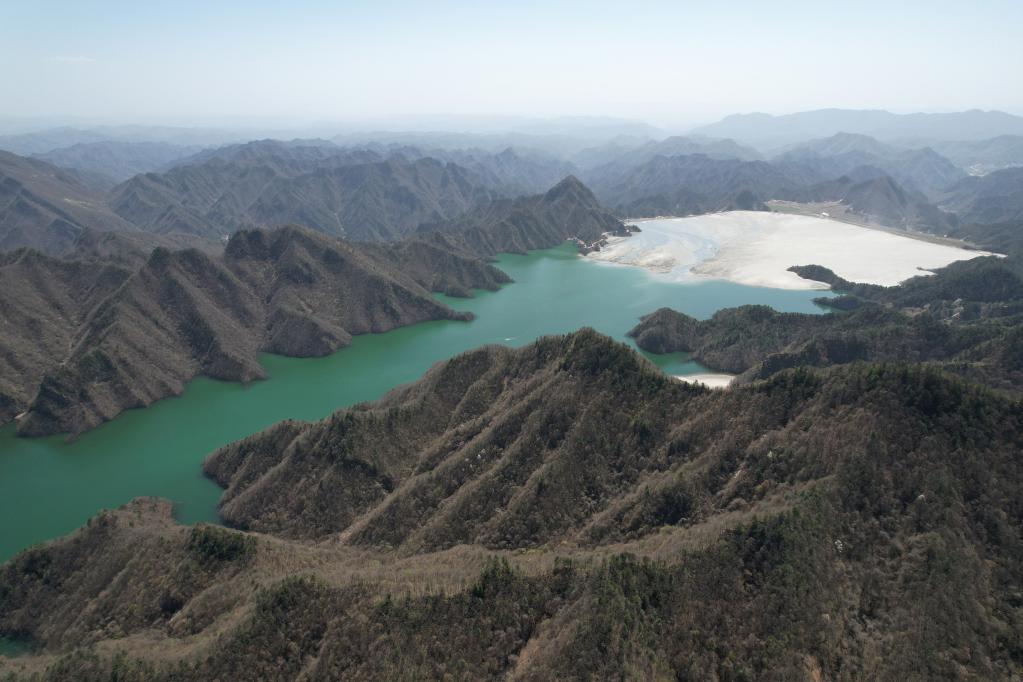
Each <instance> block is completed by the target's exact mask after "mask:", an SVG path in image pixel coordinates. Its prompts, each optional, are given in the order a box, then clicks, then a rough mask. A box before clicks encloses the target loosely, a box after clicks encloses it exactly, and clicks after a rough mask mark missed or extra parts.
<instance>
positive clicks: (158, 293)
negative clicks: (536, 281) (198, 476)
mask: <svg viewBox="0 0 1023 682" xmlns="http://www.w3.org/2000/svg"><path fill="white" fill-rule="evenodd" d="M409 258H410V255H409V254H408V253H405V252H402V251H394V252H389V251H375V250H367V251H363V250H360V248H359V247H357V246H353V245H350V244H346V243H344V242H338V241H336V240H333V239H330V238H327V237H325V236H323V235H319V234H317V233H315V232H312V231H309V230H306V229H302V228H284V229H280V230H275V231H265V230H255V231H245V232H241V233H238V234H236V235H235V236H234V237H232V239H231V241H230V242H228V244H227V248H226V249H225V251H224V253H223V255H220V256H217V255H211V254H209V253H206V252H202V251H199V250H196V249H186V250H183V251H172V250H170V249H166V248H158V249H156V250H154V251H153V252H152V253H151V254H150V255H149V257H148V259H147V260H146V261H145V263H144V264H142V265H141V266H140V267H138V268H137V269H132V268H128V267H123V266H120V267H119V266H115V265H104V264H102V263H97V262H82V261H66V260H59V259H54V258H48V257H44V256H41V255H39V254H38V253H35V252H31V251H22V252H18V253H15V254H13V255H11V256H9V257H8V258H7V259H6V260H5V261H4V265H3V266H2V267H0V278H2V279H3V280H4V281H5V282H6V283H7V286H5V287H4V288H3V290H2V291H0V299H2V302H0V306H2V309H3V310H4V311H5V320H6V321H7V322H9V323H8V324H5V325H4V332H3V334H4V337H3V345H2V348H3V349H4V353H3V357H4V358H6V360H5V362H6V364H7V369H8V370H9V371H6V372H5V373H4V380H5V386H4V394H3V395H4V398H3V400H4V405H5V408H4V412H3V413H2V416H3V419H4V421H7V420H9V419H10V418H11V417H12V416H14V414H16V413H17V412H21V411H23V410H26V411H27V412H26V414H25V415H24V416H23V417H22V418H21V419H20V420H19V424H18V429H19V433H22V434H25V435H39V434H47V433H58V432H70V433H72V434H75V433H79V432H81V431H83V430H85V429H88V428H91V427H94V426H96V425H97V424H99V423H101V422H102V421H104V420H107V419H110V418H112V417H113V416H115V415H116V414H118V413H119V412H121V411H122V410H124V409H126V408H129V407H138V406H142V405H148V404H149V403H151V402H153V401H155V400H158V399H160V398H163V397H166V396H168V395H173V394H176V393H180V392H181V390H182V389H183V387H184V384H185V382H187V381H188V380H189V379H191V378H192V377H194V376H196V375H197V374H203V375H206V376H211V377H215V378H220V379H227V380H232V381H251V380H253V379H257V378H260V377H262V376H263V370H262V368H261V367H260V365H259V363H258V360H257V357H258V354H259V353H260V352H264V351H270V352H274V353H280V354H284V355H295V356H311V355H325V354H327V353H330V352H332V351H334V350H336V349H338V348H340V347H342V346H345V345H347V344H348V343H349V342H350V340H351V336H352V335H353V334H363V333H366V332H381V331H386V330H388V329H392V328H394V327H397V326H401V325H406V324H412V323H415V322H420V321H423V320H432V319H459V318H462V317H463V314H462V313H455V312H454V311H452V310H451V309H449V308H447V307H446V306H444V305H442V304H440V303H438V302H437V301H436V300H435V299H434V298H433V297H432V296H431V294H430V289H429V288H428V287H431V288H432V287H440V286H446V287H447V288H449V289H458V290H459V291H467V290H468V289H469V288H472V287H489V288H494V287H496V286H497V285H498V284H499V283H500V282H502V281H505V280H506V279H507V278H506V277H504V276H503V273H499V272H498V271H496V270H494V268H492V267H491V266H488V265H486V264H485V263H482V262H480V261H479V260H477V259H472V258H468V257H464V256H459V255H455V254H450V253H449V254H445V255H444V257H443V258H441V257H439V256H437V257H435V258H434V259H433V261H432V262H431V263H430V264H429V265H432V266H434V267H436V268H438V269H437V270H433V269H432V267H428V266H427V264H423V266H422V267H420V269H418V270H416V269H405V268H403V264H404V263H405V262H407V260H408V259H409ZM83 292H85V293H86V295H84V296H83V295H82V294H83Z"/></svg>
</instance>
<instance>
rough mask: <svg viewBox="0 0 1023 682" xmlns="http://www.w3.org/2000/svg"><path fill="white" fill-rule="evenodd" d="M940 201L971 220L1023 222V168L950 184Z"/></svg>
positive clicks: (944, 206) (982, 222)
mask: <svg viewBox="0 0 1023 682" xmlns="http://www.w3.org/2000/svg"><path fill="white" fill-rule="evenodd" d="M939 203H940V205H941V206H942V208H945V209H946V210H949V211H954V212H956V213H957V214H959V215H960V216H962V218H963V220H964V221H965V222H969V223H981V224H990V223H1003V222H1009V221H1013V222H1020V221H1023V168H1006V169H1003V170H999V171H995V172H994V173H990V174H988V175H984V176H980V177H969V178H965V179H963V180H961V181H960V182H958V183H956V184H955V185H953V186H951V187H949V188H948V191H947V192H946V193H945V194H944V195H943V196H942V197H941V199H940V202H939Z"/></svg>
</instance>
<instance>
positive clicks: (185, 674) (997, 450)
mask: <svg viewBox="0 0 1023 682" xmlns="http://www.w3.org/2000/svg"><path fill="white" fill-rule="evenodd" d="M1021 121H1023V119H1019V118H1017V117H1013V116H1009V115H1007V114H998V113H997V112H964V113H961V114H947V115H923V114H921V115H911V116H898V115H894V114H888V113H886V112H843V111H838V110H828V111H822V112H806V113H804V114H796V115H793V116H790V117H769V116H765V115H752V116H739V117H729V118H727V119H725V120H724V121H721V122H720V123H718V124H714V125H713V126H708V127H706V128H704V129H702V130H700V131H691V134H688V135H671V134H667V132H665V131H659V130H656V129H651V128H650V127H649V126H646V125H643V124H635V123H629V122H621V121H588V122H580V121H572V120H561V121H554V122H548V123H547V124H545V125H542V126H540V125H538V126H537V127H535V128H530V127H529V126H525V125H523V124H522V122H521V121H517V122H516V123H515V124H514V127H509V128H506V129H503V130H502V129H498V130H486V131H476V132H471V133H465V132H453V133H446V132H443V131H441V132H437V131H422V130H412V131H398V132H383V133H361V132H352V131H347V132H342V133H340V134H332V133H330V131H328V132H327V136H326V137H315V136H291V135H281V136H271V137H268V138H266V139H255V140H250V139H247V138H245V139H232V138H230V136H229V135H227V134H226V133H224V132H222V131H221V132H216V131H212V132H211V131H193V132H192V133H191V134H190V133H187V132H185V131H181V130H172V129H165V130H159V131H155V130H150V131H149V132H145V131H144V130H141V129H134V128H132V129H130V130H125V131H119V132H116V133H115V132H114V131H112V130H110V129H104V130H99V131H92V132H90V131H87V130H85V131H83V130H66V129H65V130H56V131H43V132H37V133H32V134H29V135H27V136H20V137H17V138H7V139H6V141H5V140H3V139H0V147H2V146H3V145H4V144H8V145H10V146H17V148H18V152H17V153H14V152H0V319H2V321H3V325H0V425H4V424H10V423H11V422H15V424H16V426H13V428H12V429H11V430H10V431H9V432H8V436H9V440H10V441H14V439H13V434H14V431H16V433H17V434H18V435H20V436H22V437H26V438H28V437H35V436H44V435H54V434H68V435H69V436H70V437H72V438H74V437H78V436H82V435H83V434H85V433H86V432H87V431H90V430H92V429H94V428H96V427H99V426H101V425H102V424H103V423H104V422H106V421H108V420H112V419H116V418H117V417H118V415H119V414H120V413H121V412H123V411H124V410H128V409H131V408H143V407H146V406H148V405H150V404H151V403H153V402H154V401H157V400H160V399H162V398H166V397H169V396H174V395H178V394H181V393H182V392H183V390H184V388H185V386H186V385H187V383H188V382H189V381H190V380H192V379H193V378H195V377H197V376H207V377H212V378H216V379H221V380H225V381H235V382H250V381H255V380H259V379H264V378H266V376H265V375H266V370H265V369H264V365H263V364H262V363H261V362H260V354H261V353H264V352H270V353H275V354H281V355H286V356H292V357H313V356H324V355H327V354H330V353H333V352H335V351H338V350H339V349H343V348H344V347H345V346H347V345H349V344H350V343H351V342H352V338H353V336H355V335H359V334H371V333H378V332H386V331H388V330H392V329H396V328H398V327H401V326H405V325H412V324H416V323H420V322H426V321H438V325H439V321H441V320H447V321H450V324H451V325H458V324H463V323H464V324H467V323H469V321H470V319H471V314H469V313H464V312H458V311H456V310H455V309H454V308H453V307H450V306H449V305H448V303H450V301H449V300H447V299H438V297H437V296H436V294H438V293H444V294H447V295H450V296H461V297H469V296H473V295H474V294H473V292H474V290H479V289H484V290H490V291H496V290H498V289H500V288H501V287H503V286H505V285H508V286H515V284H513V283H511V281H510V278H509V277H508V275H507V274H506V273H505V272H502V271H501V270H500V269H498V267H497V266H496V264H495V263H494V262H493V260H494V259H495V257H496V256H498V254H502V253H509V252H511V253H525V252H527V251H530V250H536V249H547V248H551V247H555V246H559V245H561V244H563V243H564V242H565V241H566V240H573V241H575V242H576V243H577V244H578V245H580V247H581V250H583V251H586V250H588V249H595V248H601V245H602V244H604V245H606V243H607V236H608V235H617V236H628V235H629V234H630V226H628V225H626V224H625V223H624V222H623V220H625V219H626V218H630V217H642V216H653V215H686V214H690V213H709V212H717V211H727V210H731V209H747V210H753V211H765V210H788V211H796V212H804V213H808V214H810V215H815V216H818V218H819V217H821V214H824V213H828V214H830V215H831V216H832V217H834V218H836V219H841V220H846V221H849V222H854V223H861V224H868V225H871V226H875V227H882V228H884V229H886V230H896V231H899V230H901V231H911V232H914V233H926V234H916V235H914V236H918V237H922V238H926V239H930V240H934V239H938V240H942V238H943V237H944V236H945V235H949V236H952V237H960V238H963V239H967V240H969V241H970V242H971V243H973V244H976V245H980V246H983V247H985V248H991V249H998V250H1000V251H1002V252H1004V253H1006V254H1008V255H1007V256H1006V257H1001V256H991V255H988V256H986V257H982V258H974V259H972V260H967V261H964V262H958V263H954V264H953V265H950V266H948V267H945V268H942V269H939V270H937V271H936V272H934V273H921V276H918V277H913V278H911V279H909V280H906V281H905V282H903V283H901V284H899V285H897V286H892V287H882V286H876V285H871V284H862V283H857V282H853V281H847V280H845V279H843V278H842V277H840V276H839V275H837V274H835V272H832V271H830V270H828V269H827V268H825V267H822V266H821V265H820V264H815V263H812V262H807V263H792V266H793V267H792V268H790V269H791V271H792V272H795V273H796V274H798V275H799V276H801V277H804V278H807V279H812V280H813V281H815V282H823V283H825V284H826V285H827V286H830V287H831V289H832V292H830V293H829V294H828V296H829V297H828V298H826V299H823V300H819V301H818V302H820V303H822V304H824V305H827V306H828V310H827V311H826V312H823V311H822V314H797V313H779V312H776V311H774V310H772V309H771V308H768V307H766V306H741V307H738V308H728V309H723V310H720V311H718V312H717V313H716V314H714V315H713V316H712V317H710V318H709V319H706V320H699V319H696V318H694V317H691V316H689V315H685V314H683V313H681V312H678V311H676V310H673V309H670V308H662V309H660V310H652V309H646V308H644V306H645V305H647V304H646V303H644V301H646V300H648V299H645V298H644V297H643V295H642V290H637V291H639V292H640V293H639V294H638V295H637V296H635V300H634V304H635V308H636V309H635V311H634V312H635V316H636V319H635V325H636V326H635V327H634V328H633V329H632V331H631V332H629V333H630V335H631V336H632V337H633V338H634V339H635V341H636V343H637V345H638V346H639V347H640V348H641V349H643V350H644V351H646V352H648V353H655V354H664V353H687V354H689V355H690V356H691V357H692V358H693V359H694V360H695V361H698V362H700V363H702V364H703V365H704V366H705V367H706V369H707V370H710V371H715V372H728V373H730V374H735V375H738V376H737V378H736V380H735V382H734V384H733V385H732V386H731V387H730V388H729V389H728V390H723V391H719V390H709V389H706V388H703V387H701V386H698V385H693V384H687V383H684V382H681V381H678V380H677V379H676V378H675V377H673V376H669V375H668V374H666V373H665V372H662V371H661V370H660V369H658V368H657V367H656V366H655V365H654V364H653V363H651V362H649V361H648V359H647V358H645V357H644V356H643V355H642V354H640V353H637V352H636V351H635V350H634V349H633V348H631V347H629V346H627V345H624V344H621V343H618V342H616V341H614V340H612V339H610V338H608V337H606V336H604V335H602V334H599V333H597V332H595V331H593V330H592V329H589V328H583V329H579V330H577V331H574V332H572V333H569V334H565V335H557V336H546V337H542V338H539V339H538V340H535V341H533V342H532V343H528V344H527V345H524V346H522V347H519V348H508V347H504V346H496V345H494V346H483V347H480V348H475V349H473V350H470V351H468V352H465V353H462V354H460V355H457V356H454V357H450V356H451V353H450V352H448V353H447V354H446V355H444V356H443V357H445V358H447V359H446V360H443V361H442V362H439V363H438V364H436V365H434V366H433V367H432V368H431V369H430V370H429V371H427V372H426V374H425V375H423V376H421V378H419V379H418V380H417V381H415V382H413V383H411V384H407V385H404V386H398V387H395V388H394V389H393V390H391V392H389V393H388V394H387V395H385V396H384V397H383V398H382V399H380V400H377V401H374V402H369V403H360V404H357V405H354V406H351V407H347V408H344V409H340V410H337V411H336V412H334V413H333V414H331V415H330V416H328V417H326V418H325V419H317V420H315V421H310V422H300V421H294V420H290V419H289V420H285V421H281V422H278V423H276V424H274V425H272V426H270V427H269V428H266V429H265V430H262V431H259V432H257V433H250V434H249V435H248V436H247V437H244V438H242V439H241V440H237V441H235V442H230V443H228V442H227V441H228V440H229V439H226V438H225V439H224V440H222V441H221V442H220V443H217V444H216V446H215V447H216V448H217V449H216V450H215V451H213V452H210V453H209V455H208V457H207V458H206V460H205V463H204V465H203V467H202V473H205V475H206V476H207V477H209V478H210V479H212V480H213V481H214V482H215V483H216V484H217V485H219V486H220V487H221V488H222V494H221V496H220V505H219V508H218V510H219V519H220V520H221V521H222V522H223V523H225V524H227V525H228V526H229V528H218V527H215V526H211V525H206V524H199V525H196V526H193V527H191V528H189V527H186V526H183V525H181V524H179V523H178V522H177V521H175V519H174V515H173V509H172V506H171V504H170V503H168V502H164V501H160V500H155V499H152V498H143V499H137V500H135V501H134V502H132V503H130V504H129V505H126V506H125V507H123V508H121V509H118V510H115V511H107V512H101V513H99V514H97V515H96V516H94V517H93V518H92V519H91V520H90V521H89V522H88V523H87V524H85V525H84V526H83V527H82V528H81V529H80V530H79V531H77V532H76V533H74V534H72V535H70V536H67V537H65V538H62V539H58V540H56V541H53V542H50V543H47V544H43V545H40V546H36V547H33V548H30V549H28V550H26V551H24V552H21V553H20V554H18V555H17V556H16V557H14V558H13V559H12V560H11V561H9V562H7V563H5V564H4V565H3V566H0V638H7V637H9V638H14V639H16V640H18V641H23V642H26V643H27V645H28V646H29V647H30V648H31V651H30V652H29V653H28V655H26V656H24V657H22V658H20V659H12V661H13V662H12V663H10V665H8V659H7V658H6V657H0V673H2V672H4V671H5V670H8V669H9V670H12V671H15V672H16V673H17V674H25V675H31V674H32V673H38V674H39V676H40V678H41V679H50V680H71V679H83V678H85V679H129V680H139V681H141V680H168V681H170V680H189V679H267V678H279V679H393V678H401V677H405V678H416V679H435V678H436V679H445V678H447V679H522V680H550V679H720V680H726V679H729V680H738V679H779V680H781V679H785V680H788V679H806V680H822V679H836V680H839V679H841V680H846V679H848V680H853V679H896V678H899V679H901V678H906V679H913V678H914V677H920V678H942V679H945V678H961V679H1015V678H1018V677H1019V675H1020V671H1021V670H1023V655H1021V653H1020V652H1021V651H1023V646H1021V644H1020V642H1023V634H1021V633H1023V627H1021V623H1023V606H1021V600H1020V599H1019V585H1020V583H1021V580H1023V543H1021V541H1020V529H1021V528H1023V505H1021V502H1020V500H1023V496H1021V495H1020V487H1021V485H1023V478H1021V468H1020V462H1019V453H1020V452H1021V450H1023V418H1021V415H1023V412H1021V403H1020V398H1021V396H1023V264H1021V258H1023V157H1021V156H1019V155H1018V153H1017V152H1018V150H1019V149H1023V147H1021V146H1020V145H1017V144H1016V143H1017V142H1018V141H1019V140H1023V136H1021V133H1023V128H1020V127H1019V123H1020V122H1021ZM907 131H916V133H918V134H912V135H911V134H908V133H907ZM726 133H727V134H726ZM90 136H91V137H90ZM12 139H13V141H12ZM49 145H56V146H53V147H50V146H49ZM946 152H947V153H946ZM29 155H31V156H29ZM752 215H754V216H755V215H756V214H752ZM817 223H824V221H821V220H818V221H817ZM824 224H826V223H824ZM857 229H859V228H857ZM861 231H862V232H867V230H861ZM871 234H872V235H874V236H876V233H871ZM886 236H887V235H886ZM632 238H633V239H635V238H636V237H635V236H633V237H632ZM893 239H894V238H893ZM898 239H904V237H899V238H898ZM959 253H962V252H959ZM969 255H972V254H969ZM525 260H527V261H529V262H532V261H531V260H530V259H525ZM573 262H574V263H575V265H580V266H584V265H585V266H586V267H593V268H603V267H605V266H603V265H596V264H593V265H587V264H584V263H579V262H575V261H573ZM946 262H947V261H946ZM522 272H527V270H523V271H522ZM566 272H568V271H566ZM517 276H518V275H517ZM559 282H560V280H559ZM571 284H572V283H567V284H566V287H567V288H570V285H571ZM679 286H682V285H679ZM725 288H728V289H731V288H732V285H725ZM630 291H631V290H630ZM695 295H701V296H702V295H706V296H713V295H714V294H713V287H708V288H706V289H703V290H700V292H699V293H698V294H695ZM498 296H500V294H498ZM444 301H447V302H444ZM804 302H805V303H806V304H807V307H809V299H805V300H804ZM632 303H633V301H630V306H629V307H628V310H629V311H633V306H632ZM451 305H454V304H451ZM530 305H531V306H533V307H534V308H535V310H533V309H532V308H531V309H530V310H529V311H527V312H528V313H529V314H532V315H539V314H541V313H542V309H543V307H544V301H543V300H536V301H530ZM653 307H654V306H651V308H653ZM631 314H632V312H630V315H631ZM481 320H482V314H481ZM625 328H627V327H625ZM623 331H624V328H623ZM488 334H489V332H488ZM530 338H533V337H530ZM501 339H503V341H504V342H505V343H507V342H510V341H511V340H512V339H510V338H504V337H503V336H502V337H500V338H498V339H495V340H496V341H501ZM376 340H377V339H366V341H369V342H375V341H376ZM486 342H487V343H490V342H491V341H490V339H489V337H486ZM396 348H397V351H396V352H399V353H400V352H414V351H415V350H416V349H414V348H411V346H410V345H406V346H404V347H403V346H400V345H398V346H396ZM341 352H342V353H344V352H352V351H351V350H349V351H341ZM647 357H650V356H647ZM386 359H391V358H386ZM386 359H385V361H386ZM346 378H347V377H346V376H341V377H336V376H332V377H329V380H331V381H335V380H336V381H345V380H346ZM269 381H270V382H271V383H270V384H267V386H272V385H273V384H272V382H273V379H269ZM303 388H304V386H303ZM187 399H188V396H187V395H186V396H184V397H183V398H182V400H187ZM336 408H337V405H336V404H334V405H331V406H329V408H328V410H324V411H323V412H320V413H319V414H326V413H328V411H329V410H334V409H336ZM114 426H116V424H111V425H108V427H107V428H108V429H112V427H114ZM179 426H180V427H181V428H189V427H190V426H191V425H190V424H181V425H179ZM93 436H100V433H99V432H97V433H95V434H89V435H87V436H85V437H84V438H83V439H82V441H80V442H84V441H85V440H86V438H92V437H93ZM154 437H155V436H154ZM231 437H232V438H234V437H235V436H233V435H232V436H231ZM18 442H26V441H18ZM29 442H31V441H29ZM43 442H44V443H46V444H47V447H56V446H55V443H54V442H53V441H43ZM224 443H227V444H224ZM221 445H223V446H222V447H221ZM114 446H115V447H116V444H115V445H114ZM139 456H140V457H144V456H145V453H139ZM69 459H70V458H69ZM197 462H198V460H197ZM75 465H76V466H78V465H81V466H85V465H86V464H82V463H80V462H77V461H76V462H75ZM116 473H118V472H112V473H111V475H114V474H116ZM194 473H195V477H196V478H198V476H199V475H200V471H199V467H198V466H197V467H196V471H195V472H194ZM75 480H76V483H77V479H75ZM47 504H50V501H47ZM7 641H8V640H6V639H0V643H6V642H7ZM19 661H27V663H24V666H25V667H20V666H21V665H22V664H21V663H19Z"/></svg>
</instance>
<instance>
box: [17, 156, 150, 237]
mask: <svg viewBox="0 0 1023 682" xmlns="http://www.w3.org/2000/svg"><path fill="white" fill-rule="evenodd" d="M88 228H91V229H96V230H103V231H106V230H123V231H134V230H136V228H135V227H134V226H133V225H131V224H130V223H129V222H127V221H126V220H124V219H123V218H121V217H119V216H118V215H116V214H115V213H113V212H112V211H110V209H109V208H107V206H106V204H105V203H104V196H103V193H102V192H100V191H98V190H97V189H96V188H95V187H94V186H92V185H91V184H90V183H89V182H88V179H87V178H84V177H83V176H81V175H80V174H77V173H76V172H74V171H69V170H63V169H60V168H57V167H56V166H53V165H50V164H48V163H44V162H43V161H37V160H34V159H27V158H24V157H21V156H17V155H15V154H11V153H9V152H4V151H0V251H8V250H13V249H17V248H20V247H23V246H27V247H31V248H35V249H40V250H44V251H50V252H63V251H66V250H68V249H69V248H71V247H72V245H73V244H74V241H75V239H76V238H77V237H78V235H79V234H80V233H81V231H82V230H84V229H88Z"/></svg>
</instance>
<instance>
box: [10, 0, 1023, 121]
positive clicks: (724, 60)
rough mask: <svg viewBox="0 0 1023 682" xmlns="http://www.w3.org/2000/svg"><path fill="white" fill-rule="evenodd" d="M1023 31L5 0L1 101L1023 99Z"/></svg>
mask: <svg viewBox="0 0 1023 682" xmlns="http://www.w3.org/2000/svg"><path fill="white" fill-rule="evenodd" d="M1021 35H1023V1H1021V0H1006V1H1001V0H973V1H971V2H965V1H962V0H958V1H955V2H946V1H944V0H931V1H929V2H916V1H915V0H887V1H885V2H874V1H873V0H861V1H859V2H849V1H846V2H829V1H827V0H816V1H814V2H784V1H783V0H775V1H773V2H768V1H760V2H745V1H742V0H731V1H725V0H715V1H713V2H711V1H701V2H687V1H685V0H675V1H665V2H660V1H651V2H644V1H642V0H632V1H631V2H625V1H622V0H619V1H617V2H602V1H600V0H594V1H592V2H572V1H567V2H556V1H554V0H548V1H544V2H534V1H533V0H518V1H515V2H501V3H497V2H486V1H485V0H476V1H472V2H469V1H460V0H420V1H418V2H405V1H393V2H387V1H384V0H377V1H376V2H344V1H340V2H312V1H303V0H291V1H289V2H281V1H276V2H264V1H262V0H247V1H246V2H235V1H221V2H218V1H217V0H205V1H202V2H193V1H191V0H177V1H175V2H148V1H139V0H133V1H131V2H121V1H108V2H98V1H95V0H67V1H65V2H55V1H52V0H0V93H3V94H2V99H0V117H4V118H6V119H19V120H20V119H24V120H26V121H43V120H46V121H57V120H65V119H66V120H72V119H73V120H82V121H90V122H103V123H146V124H157V123H159V124H170V125H182V124H190V125H206V124H215V123H223V122H226V121H252V122H266V123H270V122H280V123H288V124H291V123H319V122H333V121H337V122H354V123H358V122H366V121H377V122H379V121H385V120H395V119H405V120H407V119H415V118H416V117H422V116H441V115H451V114H454V115H459V116H467V117H469V116H525V117H558V116H609V117H624V118H630V119H640V120H644V121H648V122H650V123H652V124H654V125H658V126H661V127H667V128H680V129H681V128H685V127H686V126H692V125H697V124H701V123H707V122H711V121H714V120H716V119H718V118H720V117H722V116H724V115H727V114H730V113H739V112H751V111H765V112H768V113H776V114H780V113H787V112H792V111H802V110H808V109H817V108H824V107H842V108H858V109H888V110H890V111H895V112H902V113H905V112H912V111H958V110H963V109H972V108H981V109H1000V110H1003V111H1008V112H1010V113H1017V114H1023V39H1021V38H1020V36H1021Z"/></svg>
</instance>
